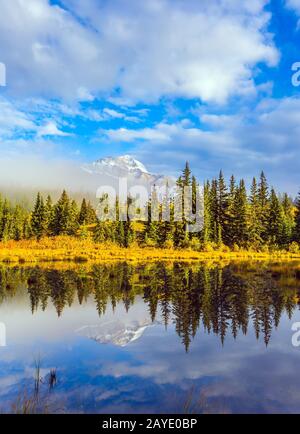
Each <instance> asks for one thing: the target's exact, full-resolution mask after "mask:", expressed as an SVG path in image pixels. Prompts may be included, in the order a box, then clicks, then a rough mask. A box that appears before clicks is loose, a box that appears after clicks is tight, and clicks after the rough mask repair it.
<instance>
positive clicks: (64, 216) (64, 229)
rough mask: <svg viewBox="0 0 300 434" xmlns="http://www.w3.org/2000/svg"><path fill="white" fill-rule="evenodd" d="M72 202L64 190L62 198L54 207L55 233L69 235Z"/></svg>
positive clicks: (53, 228) (52, 229) (53, 227)
mask: <svg viewBox="0 0 300 434" xmlns="http://www.w3.org/2000/svg"><path fill="white" fill-rule="evenodd" d="M70 213H71V204H70V199H69V196H68V195H67V192H66V191H65V190H64V191H63V193H62V195H61V197H60V199H59V200H58V202H57V203H56V205H55V207H54V215H53V219H52V224H51V233H52V234H53V235H55V236H56V235H68V234H69V227H70V226H69V220H70Z"/></svg>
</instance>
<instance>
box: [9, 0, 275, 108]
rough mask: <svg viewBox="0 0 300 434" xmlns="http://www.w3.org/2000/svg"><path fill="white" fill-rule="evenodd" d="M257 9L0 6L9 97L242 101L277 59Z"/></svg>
mask: <svg viewBox="0 0 300 434" xmlns="http://www.w3.org/2000/svg"><path fill="white" fill-rule="evenodd" d="M265 3H266V2H265V1H264V0H255V1H253V2H251V4H252V6H249V5H244V4H241V2H238V1H236V0H231V1H230V2H228V1H225V0H221V1H217V0H210V1H206V0H205V1H201V2H199V1H196V0H191V1H189V2H183V1H182V0H172V1H171V0H153V1H151V2H141V1H139V0H122V1H121V0H116V1H114V2H106V1H100V2H99V1H96V0H84V1H83V0H80V1H76V2H75V1H73V0H65V1H63V2H62V4H63V6H64V8H63V7H60V6H58V5H57V4H56V5H54V4H50V3H49V1H47V0H26V1H23V0H16V1H14V2H7V1H6V0H0V8H1V16H0V39H1V40H2V41H4V42H3V43H2V46H1V49H2V50H1V55H2V57H3V59H1V61H3V62H5V64H6V65H7V69H8V86H9V90H11V91H13V92H14V93H17V94H18V95H22V94H24V95H26V94H29V95H30V96H33V95H39V96H46V97H48V96H49V95H50V96H54V97H59V98H65V99H79V100H84V101H90V100H92V99H93V97H94V95H95V94H105V95H106V96H109V95H112V94H113V91H114V90H115V89H118V90H119V93H120V95H121V96H122V97H124V98H127V99H129V100H132V99H133V100H143V101H146V100H147V101H153V100H158V99H159V98H160V97H162V96H168V95H172V96H173V95H175V96H183V97H191V98H194V97H196V98H200V99H202V100H203V101H214V102H215V101H216V102H220V103H222V102H225V101H226V100H227V99H228V97H230V96H231V95H236V94H239V95H245V94H246V95H248V94H251V93H253V92H254V91H255V86H254V82H253V68H254V67H255V65H256V64H257V63H259V62H264V63H267V64H268V65H271V66H273V65H275V64H276V62H277V61H278V52H277V50H276V49H275V47H274V45H273V42H272V39H271V37H270V35H269V34H268V33H267V31H266V25H267V24H268V21H269V18H270V16H269V14H268V13H266V12H265V11H264V6H265ZM12 35H13V37H12ZM208 41H209V43H208Z"/></svg>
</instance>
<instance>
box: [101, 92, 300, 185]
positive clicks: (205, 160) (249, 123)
mask: <svg viewBox="0 0 300 434" xmlns="http://www.w3.org/2000/svg"><path fill="white" fill-rule="evenodd" d="M193 113H194V115H195V116H197V117H198V118H199V120H200V123H201V127H199V126H197V127H196V126H193V125H190V124H189V123H188V124H186V123H185V122H178V123H175V124H168V123H166V122H162V123H158V124H157V125H155V126H154V127H153V128H143V129H127V128H120V129H117V130H101V131H100V133H101V137H102V139H106V140H109V141H113V142H121V143H122V142H123V143H127V142H130V143H134V145H135V154H136V155H137V157H138V158H140V159H141V160H142V161H145V162H146V163H147V164H148V165H150V167H151V166H152V167H153V168H155V170H156V171H158V172H161V171H163V170H164V171H168V170H170V168H171V167H176V168H177V169H179V168H180V167H181V166H180V165H182V161H185V160H186V159H188V160H190V161H191V162H192V166H193V168H194V170H195V172H196V173H197V174H198V175H199V176H200V177H202V178H203V179H204V178H206V177H208V178H210V177H212V176H216V174H217V172H218V170H219V169H221V168H223V169H224V170H225V171H226V172H227V175H230V174H231V173H229V171H233V172H234V173H235V174H237V175H240V176H244V177H246V179H248V180H249V181H250V178H251V176H253V175H254V174H257V173H258V172H259V171H260V170H262V169H264V170H265V171H267V173H268V174H269V175H270V181H271V182H272V183H273V184H274V186H276V187H278V186H280V188H281V189H283V188H286V189H287V190H288V191H290V192H291V193H296V190H297V189H298V187H299V186H298V174H299V166H298V162H299V158H300V150H299V137H300V98H296V97H290V98H284V99H282V100H275V99H265V100H263V101H261V102H260V103H259V104H258V105H257V107H256V109H255V110H254V111H249V110H245V111H244V112H243V113H240V114H233V115H228V114H218V115H217V114H215V113H212V114H210V113H207V112H206V111H204V109H201V108H199V107H196V108H195V109H194V110H193ZM286 167H289V176H288V177H287V176H286ZM287 178H288V179H287Z"/></svg>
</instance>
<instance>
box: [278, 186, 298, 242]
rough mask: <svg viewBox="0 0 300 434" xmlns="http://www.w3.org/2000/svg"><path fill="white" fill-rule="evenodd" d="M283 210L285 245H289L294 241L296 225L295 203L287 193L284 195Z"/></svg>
mask: <svg viewBox="0 0 300 434" xmlns="http://www.w3.org/2000/svg"><path fill="white" fill-rule="evenodd" d="M282 211H283V225H282V240H281V244H282V246H283V247H288V245H289V244H290V243H291V242H292V238H293V231H294V227H295V222H294V213H293V203H292V200H291V199H290V198H289V196H288V195H287V193H285V194H284V195H283V199H282Z"/></svg>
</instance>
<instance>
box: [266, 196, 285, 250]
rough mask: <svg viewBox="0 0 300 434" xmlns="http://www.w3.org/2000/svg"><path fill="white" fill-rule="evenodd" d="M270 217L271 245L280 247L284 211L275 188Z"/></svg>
mask: <svg viewBox="0 0 300 434" xmlns="http://www.w3.org/2000/svg"><path fill="white" fill-rule="evenodd" d="M268 208H269V215H268V238H269V242H270V244H271V245H274V246H278V245H279V244H280V241H281V239H282V229H283V210H282V206H281V204H280V202H279V199H278V197H277V195H276V193H275V190H274V188H272V189H271V195H270V202H269V207H268Z"/></svg>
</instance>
